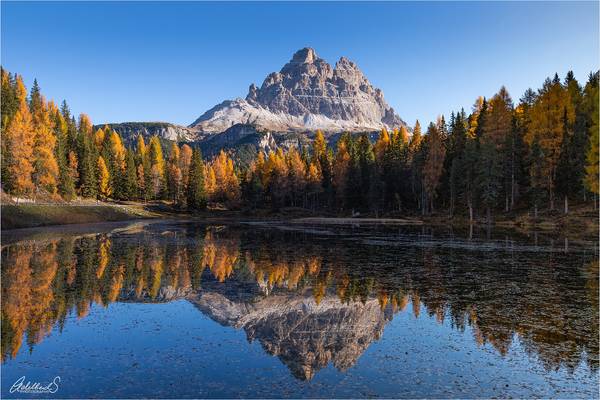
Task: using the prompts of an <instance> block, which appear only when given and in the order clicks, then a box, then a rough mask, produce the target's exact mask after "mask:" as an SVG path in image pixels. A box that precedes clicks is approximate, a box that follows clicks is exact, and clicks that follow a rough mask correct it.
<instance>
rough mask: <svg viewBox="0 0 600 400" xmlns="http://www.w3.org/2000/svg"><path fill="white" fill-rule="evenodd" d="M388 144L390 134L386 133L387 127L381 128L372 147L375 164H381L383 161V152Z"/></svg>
mask: <svg viewBox="0 0 600 400" xmlns="http://www.w3.org/2000/svg"><path fill="white" fill-rule="evenodd" d="M389 146H390V134H389V133H388V131H387V129H385V128H383V129H382V130H381V133H380V134H379V137H378V138H377V141H376V142H375V146H374V148H373V151H374V152H375V161H376V162H377V164H379V165H381V163H382V162H383V156H384V155H385V152H386V151H387V149H388V147H389Z"/></svg>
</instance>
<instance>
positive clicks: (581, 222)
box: [1, 202, 598, 234]
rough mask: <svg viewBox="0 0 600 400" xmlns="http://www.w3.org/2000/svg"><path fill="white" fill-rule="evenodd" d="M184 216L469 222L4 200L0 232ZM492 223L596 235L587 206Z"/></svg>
mask: <svg viewBox="0 0 600 400" xmlns="http://www.w3.org/2000/svg"><path fill="white" fill-rule="evenodd" d="M156 218H162V219H186V220H200V219H201V220H205V221H209V222H239V221H242V220H251V221H268V220H277V221H286V222H289V223H290V224H295V225H338V226H341V225H354V224H362V225H451V226H456V227H459V226H469V220H468V219H467V218H466V217H464V216H455V217H452V218H450V217H449V216H446V215H441V214H440V215H434V216H425V217H422V216H414V215H413V216H395V215H394V216H382V217H378V218H373V217H372V216H368V215H365V216H363V217H361V218H350V217H340V216H334V215H319V214H314V213H311V212H309V211H307V210H303V209H282V210H279V211H277V212H270V211H269V210H257V211H253V212H242V211H229V210H222V209H221V210H207V211H203V212H199V213H195V214H190V213H187V212H184V211H181V210H177V209H175V208H173V207H171V206H170V205H167V204H164V203H150V204H143V203H136V202H127V203H122V204H120V203H96V202H94V203H92V202H89V203H49V204H35V203H23V204H2V205H1V223H2V225H1V228H2V230H3V231H5V230H12V229H21V228H35V227H43V226H53V225H69V224H89V223H99V222H115V221H129V220H138V219H156ZM474 225H476V226H482V225H487V222H486V221H481V220H477V221H474ZM493 225H494V226H495V227H498V228H509V229H517V230H531V229H535V230H542V231H552V230H554V231H555V230H561V231H566V232H577V233H583V232H586V233H588V234H592V233H593V234H596V233H597V232H598V211H597V210H594V209H593V207H592V206H591V205H581V206H578V207H574V208H573V209H572V211H571V212H570V213H569V214H567V215H563V214H561V213H558V212H554V213H546V214H543V215H541V216H540V217H538V218H533V217H532V216H530V215H529V214H528V213H526V212H521V213H514V214H509V215H498V216H497V217H496V218H495V219H494V221H493Z"/></svg>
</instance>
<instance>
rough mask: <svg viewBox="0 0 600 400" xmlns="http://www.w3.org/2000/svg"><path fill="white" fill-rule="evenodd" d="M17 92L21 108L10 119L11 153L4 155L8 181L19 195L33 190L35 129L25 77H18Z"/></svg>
mask: <svg viewBox="0 0 600 400" xmlns="http://www.w3.org/2000/svg"><path fill="white" fill-rule="evenodd" d="M16 92H17V99H18V102H19V108H18V109H17V111H16V113H15V115H14V116H13V118H12V120H11V121H10V123H9V125H8V127H7V129H6V132H4V136H5V140H6V149H7V150H8V151H9V154H7V155H5V156H4V157H3V162H5V163H6V172H7V182H5V184H6V186H7V188H8V189H9V191H10V192H12V193H14V194H17V195H28V194H31V193H32V192H33V189H34V185H33V181H32V180H31V173H32V172H33V145H34V131H33V122H32V119H31V114H30V112H29V107H28V106H27V91H26V89H25V85H24V84H23V79H22V78H21V77H20V76H18V77H17V79H16Z"/></svg>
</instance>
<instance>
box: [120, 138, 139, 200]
mask: <svg viewBox="0 0 600 400" xmlns="http://www.w3.org/2000/svg"><path fill="white" fill-rule="evenodd" d="M137 196H138V185H137V168H136V166H135V154H134V152H133V150H131V149H127V154H126V156H125V179H124V185H123V197H124V198H125V199H127V200H134V199H136V198H137Z"/></svg>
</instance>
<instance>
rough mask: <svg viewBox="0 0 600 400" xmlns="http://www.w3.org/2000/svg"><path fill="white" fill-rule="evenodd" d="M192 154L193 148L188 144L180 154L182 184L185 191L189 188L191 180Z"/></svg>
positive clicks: (182, 147) (182, 148)
mask: <svg viewBox="0 0 600 400" xmlns="http://www.w3.org/2000/svg"><path fill="white" fill-rule="evenodd" d="M192 153H193V152H192V148H191V147H190V146H188V145H187V144H184V145H183V146H181V152H180V154H179V169H180V170H181V184H182V186H183V190H185V188H187V184H188V180H189V175H190V164H191V163H192Z"/></svg>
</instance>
